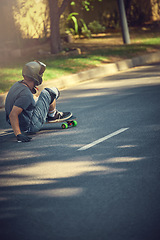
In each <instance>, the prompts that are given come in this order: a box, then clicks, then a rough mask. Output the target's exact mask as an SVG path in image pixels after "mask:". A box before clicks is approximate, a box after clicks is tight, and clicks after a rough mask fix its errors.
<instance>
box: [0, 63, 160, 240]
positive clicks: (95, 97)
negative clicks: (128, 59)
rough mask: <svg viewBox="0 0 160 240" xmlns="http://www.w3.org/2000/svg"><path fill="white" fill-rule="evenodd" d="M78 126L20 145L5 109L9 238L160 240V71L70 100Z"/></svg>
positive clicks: (139, 72) (96, 82) (81, 89)
mask: <svg viewBox="0 0 160 240" xmlns="http://www.w3.org/2000/svg"><path fill="white" fill-rule="evenodd" d="M57 108H58V109H59V110H62V111H72V112H73V113H74V115H75V116H77V121H78V125H77V127H74V128H70V129H66V130H62V129H61V128H60V124H48V125H45V127H44V129H43V130H41V131H40V132H39V133H37V134H36V135H33V139H32V141H31V142H29V143H17V142H16V140H15V137H14V135H13V132H12V130H11V128H10V127H9V125H7V124H6V123H5V113H4V109H2V110H1V111H0V126H1V130H0V148H1V149H0V170H1V175H0V239H1V240H10V239H15V240H19V239H20V240H40V239H42V240H72V239H73V240H124V239H125V240H148V239H149V240H159V239H160V183H159V177H160V145H159V144H160V63H157V64H154V65H148V66H142V67H138V68H134V69H131V70H128V71H126V72H121V73H119V74H116V75H113V76H108V77H104V78H101V79H93V80H91V81H88V82H85V83H82V84H79V85H77V86H76V87H73V88H70V89H67V90H64V91H62V92H61V97H60V99H59V101H58V104H57Z"/></svg>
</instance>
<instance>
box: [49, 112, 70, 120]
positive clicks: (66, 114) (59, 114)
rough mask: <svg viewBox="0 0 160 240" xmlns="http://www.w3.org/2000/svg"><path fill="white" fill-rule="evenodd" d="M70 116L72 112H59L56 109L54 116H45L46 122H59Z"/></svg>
mask: <svg viewBox="0 0 160 240" xmlns="http://www.w3.org/2000/svg"><path fill="white" fill-rule="evenodd" d="M70 117H72V113H71V112H59V111H58V110H57V111H56V113H55V115H54V117H50V116H48V117H47V122H49V123H51V122H61V121H65V120H67V119H68V118H70Z"/></svg>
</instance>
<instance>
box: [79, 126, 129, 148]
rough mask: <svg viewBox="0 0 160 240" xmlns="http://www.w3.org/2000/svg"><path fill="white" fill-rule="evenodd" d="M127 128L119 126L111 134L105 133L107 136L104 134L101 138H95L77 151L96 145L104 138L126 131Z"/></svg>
mask: <svg viewBox="0 0 160 240" xmlns="http://www.w3.org/2000/svg"><path fill="white" fill-rule="evenodd" d="M128 129H129V128H121V129H119V130H117V131H116V132H113V133H111V134H109V135H107V136H105V137H103V138H100V139H98V140H96V141H94V142H92V143H90V144H87V145H85V146H83V147H81V148H79V149H78V151H82V150H86V149H88V148H91V147H93V146H95V145H97V144H98V143H101V142H104V141H105V140H107V139H109V138H111V137H114V136H116V135H118V134H120V133H122V132H124V131H126V130H128Z"/></svg>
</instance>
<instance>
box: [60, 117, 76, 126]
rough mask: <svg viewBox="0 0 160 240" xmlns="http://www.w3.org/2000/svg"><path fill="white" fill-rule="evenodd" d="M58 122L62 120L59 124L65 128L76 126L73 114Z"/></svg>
mask: <svg viewBox="0 0 160 240" xmlns="http://www.w3.org/2000/svg"><path fill="white" fill-rule="evenodd" d="M59 122H63V123H62V125H61V128H63V129H66V128H68V127H76V126H77V121H76V117H75V116H71V117H70V118H68V119H66V120H62V121H59Z"/></svg>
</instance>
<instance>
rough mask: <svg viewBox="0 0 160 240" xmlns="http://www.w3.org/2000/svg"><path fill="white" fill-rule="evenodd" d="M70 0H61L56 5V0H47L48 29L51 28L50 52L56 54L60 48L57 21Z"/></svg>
mask: <svg viewBox="0 0 160 240" xmlns="http://www.w3.org/2000/svg"><path fill="white" fill-rule="evenodd" d="M70 1H71V0H63V2H62V4H61V6H60V7H59V6H58V0H48V3H49V10H50V29H51V39H50V42H51V53H53V54H56V53H59V52H60V51H61V50H62V47H61V38H60V29H59V22H60V16H61V14H62V13H63V12H64V10H65V8H66V6H67V4H68V3H69V2H70Z"/></svg>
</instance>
